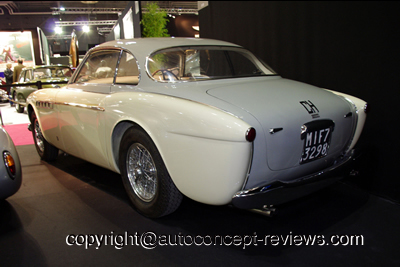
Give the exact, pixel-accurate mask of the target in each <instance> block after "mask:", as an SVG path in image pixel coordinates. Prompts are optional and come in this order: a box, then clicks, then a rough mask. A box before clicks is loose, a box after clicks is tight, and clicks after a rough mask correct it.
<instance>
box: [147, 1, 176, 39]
mask: <svg viewBox="0 0 400 267" xmlns="http://www.w3.org/2000/svg"><path fill="white" fill-rule="evenodd" d="M145 8H146V9H147V10H148V12H147V13H143V16H142V20H141V21H140V23H141V24H142V25H143V32H142V35H143V37H169V36H170V35H169V34H168V29H167V28H166V26H167V22H169V20H168V19H167V18H166V17H167V12H165V11H160V10H159V6H158V4H157V3H156V2H150V3H148V4H147V5H146V6H145Z"/></svg>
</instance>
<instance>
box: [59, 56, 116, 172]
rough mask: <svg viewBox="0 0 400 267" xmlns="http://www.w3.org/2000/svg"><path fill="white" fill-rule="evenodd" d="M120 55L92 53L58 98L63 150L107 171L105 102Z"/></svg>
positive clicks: (61, 90)
mask: <svg viewBox="0 0 400 267" xmlns="http://www.w3.org/2000/svg"><path fill="white" fill-rule="evenodd" d="M119 55H120V50H117V49H107V50H100V51H94V52H92V53H91V54H90V55H88V56H87V57H86V58H85V61H84V62H82V63H81V65H80V66H79V69H78V70H77V73H75V74H74V76H73V77H72V83H69V84H68V85H67V86H66V87H64V88H62V89H60V91H59V92H58V93H57V96H56V103H57V106H58V121H59V127H60V133H61V138H62V146H63V148H62V150H63V151H65V152H67V153H69V154H71V155H74V156H77V157H79V158H82V159H85V160H87V161H89V162H92V163H94V164H97V165H100V166H103V167H106V168H107V167H108V166H109V163H108V157H107V148H106V144H105V142H106V140H105V139H106V137H105V116H106V115H105V111H106V110H105V99H106V98H107V96H108V95H109V94H110V88H111V85H112V84H113V82H114V75H115V70H116V66H117V62H118V58H119Z"/></svg>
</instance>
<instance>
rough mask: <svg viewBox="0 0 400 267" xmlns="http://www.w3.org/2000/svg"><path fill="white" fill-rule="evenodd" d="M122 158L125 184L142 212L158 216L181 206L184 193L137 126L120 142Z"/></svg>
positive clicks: (153, 146)
mask: <svg viewBox="0 0 400 267" xmlns="http://www.w3.org/2000/svg"><path fill="white" fill-rule="evenodd" d="M119 161H120V170H121V175H122V180H123V184H124V187H125V189H126V192H127V193H128V196H129V198H130V200H131V201H132V203H133V206H134V207H135V209H136V210H137V211H138V212H139V213H141V214H143V215H145V216H147V217H150V218H158V217H162V216H165V215H168V214H170V213H172V212H174V211H175V210H176V209H177V208H178V207H179V205H180V204H181V202H182V198H183V196H182V194H181V193H180V192H179V190H178V189H177V188H176V186H175V184H174V182H173V181H172V179H171V177H170V176H169V174H168V171H167V169H166V167H165V165H164V162H163V160H162V158H161V155H160V153H159V152H158V150H157V148H156V146H155V145H154V143H153V142H152V140H151V139H150V137H149V136H148V135H147V134H146V133H145V132H143V131H142V130H141V129H137V128H136V127H131V128H129V129H128V130H127V131H126V133H125V134H124V136H123V137H122V141H121V144H120V154H119Z"/></svg>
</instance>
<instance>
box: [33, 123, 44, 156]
mask: <svg viewBox="0 0 400 267" xmlns="http://www.w3.org/2000/svg"><path fill="white" fill-rule="evenodd" d="M35 142H36V145H37V147H38V148H39V150H40V152H43V151H44V143H43V135H42V131H41V130H40V126H39V122H38V121H37V120H36V121H35Z"/></svg>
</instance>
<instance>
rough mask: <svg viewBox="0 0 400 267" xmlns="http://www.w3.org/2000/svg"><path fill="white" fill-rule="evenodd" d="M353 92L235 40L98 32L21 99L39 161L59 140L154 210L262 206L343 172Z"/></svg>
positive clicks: (356, 117)
mask: <svg viewBox="0 0 400 267" xmlns="http://www.w3.org/2000/svg"><path fill="white" fill-rule="evenodd" d="M366 113H367V105H366V102H364V101H363V100H360V99H358V98H355V97H352V96H349V95H345V94H342V93H338V92H333V91H329V90H325V89H321V88H317V87H314V86H311V85H308V84H304V83H300V82H296V81H292V80H288V79H283V78H282V77H280V76H279V75H278V74H276V73H275V72H274V71H273V70H272V69H271V68H270V67H269V66H267V65H266V64H265V63H264V62H262V61H261V60H259V59H258V58H257V57H255V56H254V55H253V54H252V53H250V52H249V51H247V50H245V49H244V48H242V47H241V46H239V45H235V44H232V43H228V42H223V41H218V40H209V39H199V38H143V39H130V40H115V41H110V42H106V43H103V44H101V45H98V46H96V47H94V48H92V49H91V50H90V51H88V52H87V54H86V56H85V58H84V59H83V61H82V63H81V64H80V65H79V67H78V68H77V70H76V71H75V73H74V75H73V76H72V77H71V79H70V81H69V83H68V84H67V85H66V86H65V87H63V88H60V89H43V90H39V91H36V92H34V93H32V94H31V95H30V96H29V98H28V114H29V117H30V120H31V125H30V129H31V130H32V133H33V138H34V140H35V145H36V148H37V151H38V153H39V155H40V157H41V158H42V159H43V160H47V161H50V160H54V159H56V157H57V155H58V152H59V150H62V151H64V152H66V153H68V154H71V155H73V156H76V157H79V158H81V159H84V160H86V161H89V162H91V163H94V164H97V165H99V166H101V167H104V168H107V169H110V170H112V171H114V172H117V173H120V174H121V176H122V179H123V183H124V186H125V188H126V191H127V193H128V195H129V197H130V199H131V201H132V203H133V206H134V208H135V209H136V210H137V211H138V212H140V213H141V214H143V215H145V216H148V217H151V218H157V217H161V216H164V215H167V214H169V213H171V212H173V211H175V210H176V209H177V208H178V207H179V205H180V203H181V201H182V197H183V195H185V196H187V197H189V198H191V199H193V200H196V201H198V202H201V203H206V204H211V205H226V204H231V205H233V206H235V207H237V208H241V209H254V210H261V211H265V212H270V211H271V210H272V209H271V208H270V207H271V206H272V205H278V204H281V203H284V202H288V201H290V200H293V199H295V198H298V197H300V196H303V195H305V194H308V193H310V192H313V191H315V190H317V189H319V188H322V187H324V186H327V185H329V184H331V183H333V182H335V181H337V180H338V179H340V178H342V177H343V175H344V174H345V173H344V170H345V167H346V166H347V163H349V162H350V161H351V160H352V159H353V157H354V149H353V148H354V146H355V144H356V142H357V140H358V138H359V136H360V134H361V131H362V129H363V126H364V122H365V119H366Z"/></svg>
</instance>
